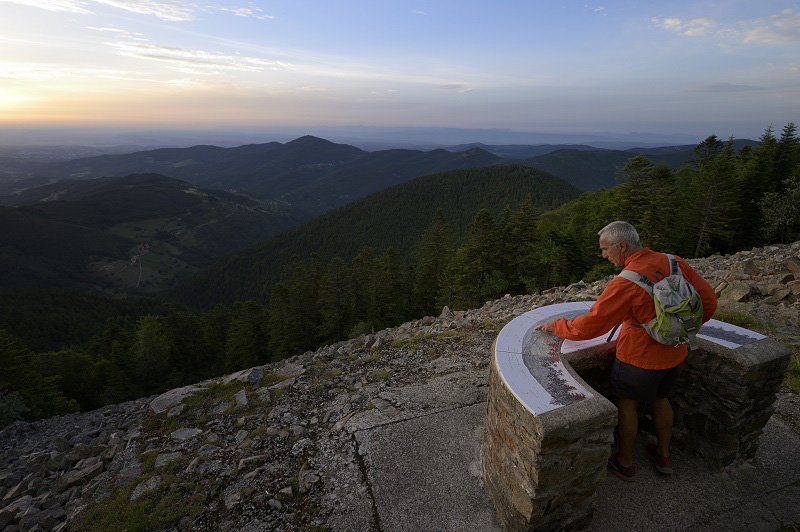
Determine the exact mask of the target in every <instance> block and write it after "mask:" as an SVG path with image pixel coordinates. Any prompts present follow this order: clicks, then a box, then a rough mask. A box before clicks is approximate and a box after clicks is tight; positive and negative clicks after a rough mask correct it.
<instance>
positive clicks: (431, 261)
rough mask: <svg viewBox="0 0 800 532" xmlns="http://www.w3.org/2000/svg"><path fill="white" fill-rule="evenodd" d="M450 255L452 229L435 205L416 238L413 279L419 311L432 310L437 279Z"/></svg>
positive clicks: (415, 301)
mask: <svg viewBox="0 0 800 532" xmlns="http://www.w3.org/2000/svg"><path fill="white" fill-rule="evenodd" d="M451 255H452V231H451V230H450V225H449V224H448V223H447V219H446V218H445V214H444V210H442V209H437V210H436V212H435V213H434V215H433V220H432V221H431V224H430V226H428V229H426V230H425V233H424V234H423V235H422V238H421V239H420V243H419V247H418V251H417V268H416V276H415V279H414V303H415V305H416V308H417V310H418V311H419V312H421V313H422V314H428V315H430V314H434V313H436V311H437V308H436V303H437V298H438V294H439V291H440V289H441V279H442V275H443V274H444V270H445V268H446V267H447V263H448V261H449V260H450V256H451Z"/></svg>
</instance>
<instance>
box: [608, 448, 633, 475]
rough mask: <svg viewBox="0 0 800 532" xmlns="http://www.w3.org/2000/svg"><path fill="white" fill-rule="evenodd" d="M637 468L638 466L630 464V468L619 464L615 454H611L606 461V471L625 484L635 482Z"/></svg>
mask: <svg viewBox="0 0 800 532" xmlns="http://www.w3.org/2000/svg"><path fill="white" fill-rule="evenodd" d="M637 467H639V465H638V464H632V465H631V466H630V467H625V466H624V465H622V464H620V463H619V460H618V459H617V453H614V454H612V455H611V457H610V458H609V459H608V470H609V471H611V472H612V473H614V474H615V475H617V476H618V477H619V478H621V479H622V480H624V481H625V482H631V481H634V480H636V468H637Z"/></svg>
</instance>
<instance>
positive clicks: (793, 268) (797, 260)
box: [783, 257, 800, 274]
mask: <svg viewBox="0 0 800 532" xmlns="http://www.w3.org/2000/svg"><path fill="white" fill-rule="evenodd" d="M783 265H784V266H785V267H786V269H787V270H789V271H790V272H792V273H794V274H798V273H800V257H789V258H788V259H787V260H786V262H784V263H783Z"/></svg>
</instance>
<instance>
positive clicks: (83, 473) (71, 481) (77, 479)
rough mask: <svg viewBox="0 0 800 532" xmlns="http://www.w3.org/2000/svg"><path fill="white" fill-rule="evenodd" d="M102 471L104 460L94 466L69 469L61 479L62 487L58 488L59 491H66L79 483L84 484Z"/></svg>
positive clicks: (60, 484)
mask: <svg viewBox="0 0 800 532" xmlns="http://www.w3.org/2000/svg"><path fill="white" fill-rule="evenodd" d="M102 471H103V463H102V462H100V463H97V464H94V465H93V466H90V467H86V468H84V469H73V470H71V471H67V472H66V473H64V475H62V477H61V478H60V479H59V486H60V489H58V491H64V490H66V489H69V488H71V487H73V486H77V485H78V484H83V483H84V482H86V481H87V480H89V479H90V478H93V477H95V476H97V475H99V474H100V473H101V472H102Z"/></svg>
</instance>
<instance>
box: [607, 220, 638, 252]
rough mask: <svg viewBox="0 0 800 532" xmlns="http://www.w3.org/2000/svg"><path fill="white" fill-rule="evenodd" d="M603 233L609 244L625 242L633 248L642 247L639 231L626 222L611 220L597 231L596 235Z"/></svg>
mask: <svg viewBox="0 0 800 532" xmlns="http://www.w3.org/2000/svg"><path fill="white" fill-rule="evenodd" d="M603 235H606V238H607V239H608V243H609V244H617V243H618V242H626V243H627V244H628V245H629V246H630V247H631V248H633V249H638V248H640V247H642V245H641V243H640V242H639V233H637V232H636V228H635V227H633V226H632V225H631V224H629V223H628V222H621V221H616V222H611V223H610V224H608V225H607V226H605V227H603V228H602V229H600V230H599V231H598V232H597V236H598V237H600V236H603Z"/></svg>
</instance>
